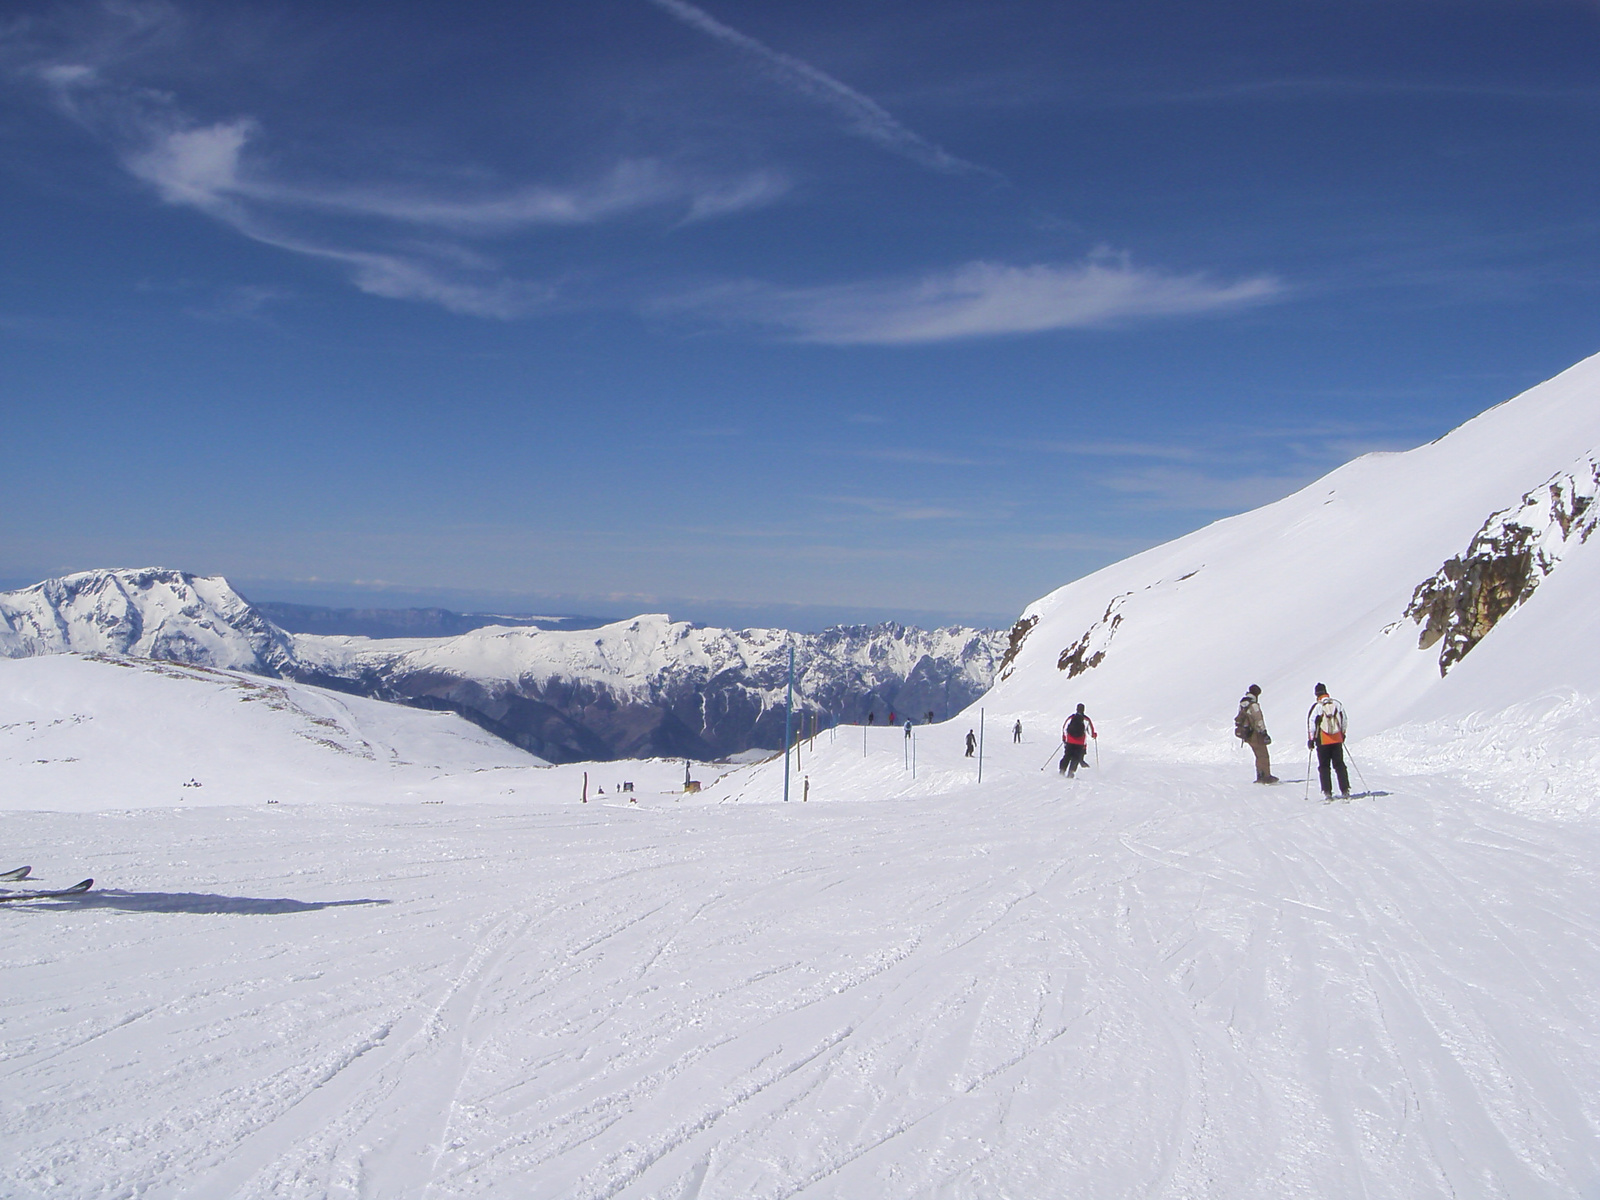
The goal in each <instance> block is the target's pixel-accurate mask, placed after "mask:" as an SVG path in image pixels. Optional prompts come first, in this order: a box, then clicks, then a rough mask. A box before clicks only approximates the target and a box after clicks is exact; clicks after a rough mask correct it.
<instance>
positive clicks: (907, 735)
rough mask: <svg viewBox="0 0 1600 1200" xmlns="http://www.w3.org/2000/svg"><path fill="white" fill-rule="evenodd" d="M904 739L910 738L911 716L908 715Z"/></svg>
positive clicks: (908, 739)
mask: <svg viewBox="0 0 1600 1200" xmlns="http://www.w3.org/2000/svg"><path fill="white" fill-rule="evenodd" d="M906 740H907V741H910V740H911V718H910V717H907V718H906Z"/></svg>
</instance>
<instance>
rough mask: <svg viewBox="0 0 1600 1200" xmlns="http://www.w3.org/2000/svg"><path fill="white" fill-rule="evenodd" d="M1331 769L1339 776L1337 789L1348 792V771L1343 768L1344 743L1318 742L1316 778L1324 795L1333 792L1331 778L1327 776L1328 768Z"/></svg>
mask: <svg viewBox="0 0 1600 1200" xmlns="http://www.w3.org/2000/svg"><path fill="white" fill-rule="evenodd" d="M1330 767H1331V768H1332V769H1333V772H1334V774H1336V775H1338V776H1339V791H1340V792H1343V793H1345V794H1349V791H1350V772H1348V771H1346V770H1345V768H1344V743H1343V742H1318V743H1317V779H1318V781H1319V782H1320V783H1321V784H1322V794H1323V795H1324V796H1328V795H1331V794H1332V793H1333V780H1332V779H1331V778H1329V775H1328V769H1329V768H1330Z"/></svg>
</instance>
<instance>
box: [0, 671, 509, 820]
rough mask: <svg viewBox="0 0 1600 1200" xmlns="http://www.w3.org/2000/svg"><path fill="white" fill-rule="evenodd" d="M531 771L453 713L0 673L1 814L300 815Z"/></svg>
mask: <svg viewBox="0 0 1600 1200" xmlns="http://www.w3.org/2000/svg"><path fill="white" fill-rule="evenodd" d="M539 762H540V760H538V759H536V758H534V757H532V756H531V755H528V754H525V753H524V752H522V751H520V750H518V749H516V748H515V747H513V746H508V745H507V744H506V743H505V742H503V741H501V740H500V739H499V738H496V737H493V736H492V735H490V734H487V733H484V732H483V731H482V730H480V729H478V728H477V727H475V726H473V725H471V724H469V723H467V722H466V721H463V720H462V719H461V718H460V717H457V716H455V715H454V714H453V713H428V712H418V711H416V710H413V709H407V708H402V707H400V706H398V705H393V704H384V703H381V702H380V701H376V700H367V699H363V698H361V697H359V696H346V695H340V694H339V693H337V692H329V691H326V690H324V689H321V688H314V687H307V686H305V685H302V684H296V683H288V682H280V681H272V680H264V679H261V678H259V677H256V676H253V675H248V674H244V673H242V672H237V671H218V670H214V669H212V668H208V667H192V666H180V665H178V664H173V663H162V662H152V661H144V660H139V659H132V658H118V659H90V658H81V657H78V656H70V655H55V656H50V657H39V658H27V659H18V660H11V661H8V660H3V659H0V795H3V796H4V797H5V799H6V804H7V807H28V808H33V807H37V808H51V809H72V810H78V811H86V810H100V809H106V808H118V807H144V806H146V805H149V804H152V803H157V804H180V803H181V804H185V805H204V804H212V805H215V804H243V803H260V802H264V801H269V800H270V801H280V802H283V803H291V804H292V803H304V802H309V801H314V800H321V799H326V798H328V797H339V798H348V797H349V796H350V795H351V794H352V789H356V794H373V798H380V797H381V796H382V795H383V794H384V793H385V792H386V791H387V792H389V793H392V794H393V795H395V796H397V797H398V796H403V795H405V794H407V793H408V792H410V793H411V794H413V795H415V794H417V789H419V788H426V787H427V786H429V785H430V781H433V780H435V779H437V778H439V777H440V776H444V775H452V774H461V773H471V772H476V771H493V770H504V769H511V768H526V767H533V766H537V765H539Z"/></svg>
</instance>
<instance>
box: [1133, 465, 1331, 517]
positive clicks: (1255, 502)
mask: <svg viewBox="0 0 1600 1200" xmlns="http://www.w3.org/2000/svg"><path fill="white" fill-rule="evenodd" d="M1321 473H1322V468H1320V467H1309V466H1308V467H1307V468H1306V469H1305V470H1304V471H1303V472H1301V473H1300V474H1294V475H1289V474H1282V473H1270V474H1269V473H1260V474H1244V475H1237V476H1233V477H1230V478H1226V479H1223V478H1217V477H1215V476H1211V475H1205V474H1202V473H1201V472H1199V471H1189V470H1179V469H1174V468H1169V467H1150V468H1147V469H1145V470H1140V471H1129V472H1125V473H1123V474H1120V475H1114V476H1111V477H1110V478H1107V479H1104V480H1102V481H1101V482H1102V483H1103V484H1104V486H1106V487H1108V488H1110V489H1111V490H1112V491H1115V492H1121V493H1123V494H1125V495H1128V496H1133V497H1136V498H1137V499H1138V501H1139V502H1140V503H1141V504H1143V505H1144V506H1145V507H1148V508H1158V509H1184V510H1193V511H1197V512H1243V511H1245V510H1246V509H1251V508H1258V507H1260V506H1261V505H1263V504H1270V503H1272V502H1273V501H1274V500H1281V499H1283V497H1285V496H1287V495H1289V494H1290V493H1291V492H1295V491H1298V490H1299V489H1300V488H1302V487H1304V486H1305V485H1306V484H1308V483H1310V482H1311V481H1312V480H1313V479H1315V478H1316V477H1317V476H1318V475H1320V474H1321Z"/></svg>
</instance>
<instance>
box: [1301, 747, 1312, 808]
mask: <svg viewBox="0 0 1600 1200" xmlns="http://www.w3.org/2000/svg"><path fill="white" fill-rule="evenodd" d="M1303 798H1304V799H1306V800H1309V799H1311V747H1310V746H1307V747H1306V791H1305V796H1304V797H1303Z"/></svg>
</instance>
